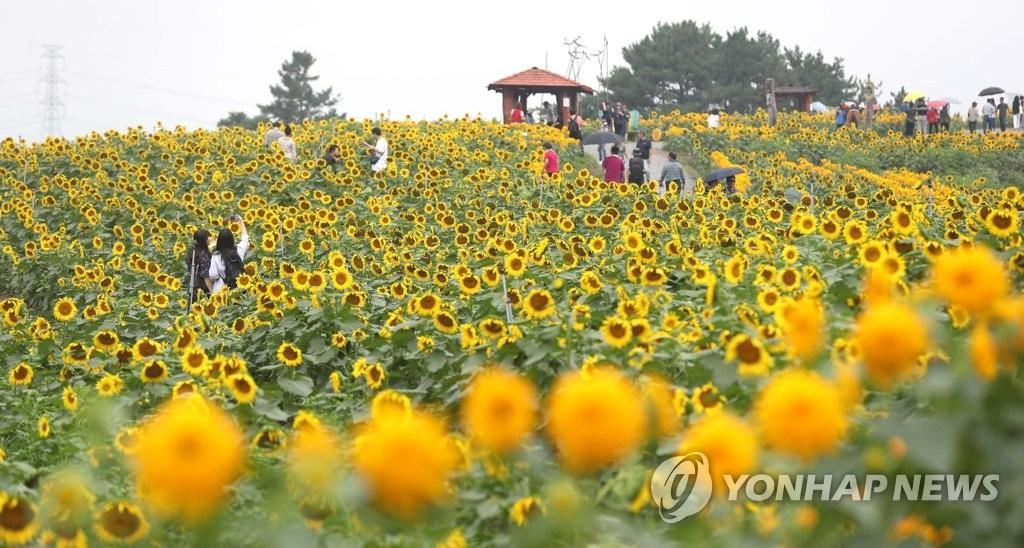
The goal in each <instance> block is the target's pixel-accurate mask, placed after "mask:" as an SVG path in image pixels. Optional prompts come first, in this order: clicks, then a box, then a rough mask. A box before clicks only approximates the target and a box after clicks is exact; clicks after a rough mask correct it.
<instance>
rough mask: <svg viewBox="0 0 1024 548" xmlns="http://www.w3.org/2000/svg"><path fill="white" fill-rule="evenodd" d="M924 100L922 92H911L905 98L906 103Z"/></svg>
mask: <svg viewBox="0 0 1024 548" xmlns="http://www.w3.org/2000/svg"><path fill="white" fill-rule="evenodd" d="M923 98H924V93H921V92H920V91H911V92H910V93H908V94H906V95H904V96H903V100H904V101H917V100H918V99H923Z"/></svg>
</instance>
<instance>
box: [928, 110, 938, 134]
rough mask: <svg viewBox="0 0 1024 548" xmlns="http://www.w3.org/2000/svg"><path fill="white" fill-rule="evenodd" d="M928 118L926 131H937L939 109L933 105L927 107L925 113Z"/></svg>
mask: <svg viewBox="0 0 1024 548" xmlns="http://www.w3.org/2000/svg"><path fill="white" fill-rule="evenodd" d="M925 116H926V117H927V119H928V133H938V132H939V109H937V108H935V107H928V114H926V115H925Z"/></svg>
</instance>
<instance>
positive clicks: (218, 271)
mask: <svg viewBox="0 0 1024 548" xmlns="http://www.w3.org/2000/svg"><path fill="white" fill-rule="evenodd" d="M228 220H229V221H237V222H238V224H239V226H240V230H241V238H239V241H238V245H235V235H234V234H232V233H231V229H230V228H222V229H221V230H220V233H219V234H217V246H216V249H217V252H216V253H214V254H213V256H212V257H211V258H210V280H212V282H213V287H212V288H211V293H212V294H216V293H218V292H219V291H221V290H222V289H224V287H230V288H232V289H233V288H235V287H236V286H237V281H238V276H240V275H241V274H242V271H243V269H244V265H243V263H242V261H243V260H244V259H245V254H246V253H248V252H249V231H248V230H246V228H245V221H243V220H242V217H241V216H240V215H232V216H231V217H228Z"/></svg>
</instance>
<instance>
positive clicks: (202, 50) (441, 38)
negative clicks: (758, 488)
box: [0, 0, 1024, 140]
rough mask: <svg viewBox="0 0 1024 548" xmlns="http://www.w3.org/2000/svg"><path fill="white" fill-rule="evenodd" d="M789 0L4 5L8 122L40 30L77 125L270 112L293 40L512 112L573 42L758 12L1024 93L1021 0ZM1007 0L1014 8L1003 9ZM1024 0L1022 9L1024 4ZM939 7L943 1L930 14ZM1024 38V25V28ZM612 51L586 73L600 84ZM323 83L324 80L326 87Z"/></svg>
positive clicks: (410, 109)
mask: <svg viewBox="0 0 1024 548" xmlns="http://www.w3.org/2000/svg"><path fill="white" fill-rule="evenodd" d="M924 6H925V7H927V10H926V11H923V10H922V9H920V8H921V6H919V7H915V8H914V9H913V10H911V12H908V11H907V10H906V9H904V8H901V7H900V4H899V3H898V2H892V1H878V0H853V1H849V0H846V1H841V2H839V1H831V0H826V1H819V2H814V3H809V2H803V1H792V0H776V1H774V2H772V1H760V0H759V1H756V2H753V1H751V2H748V1H733V0H718V1H716V2H681V1H671V2H658V1H653V0H650V1H646V2H621V1H618V2H604V1H599V0H587V1H557V0H555V1H552V0H519V1H516V2H507V3H506V2H502V3H498V2H488V1H471V2H455V1H445V0H435V1H432V2H424V1H405V0H392V1H385V0H376V1H361V2H354V3H353V2H341V1H322V2H314V1H299V0H292V1H288V0H278V1H273V2H269V1H248V2H245V1H235V0H230V1H228V0H221V1H216V0H203V1H200V0H151V1H132V0H103V1H101V0H77V1H71V0H69V1H56V0H30V1H27V2H9V1H5V2H3V5H2V9H0V23H2V28H3V29H4V30H3V32H0V135H14V136H19V135H20V136H23V137H25V138H26V139H30V140H36V139H38V138H39V137H40V136H41V135H42V131H43V127H44V125H43V116H42V113H43V110H42V107H41V106H40V100H41V98H42V96H43V92H44V91H45V86H44V85H43V84H41V83H39V80H40V78H41V77H42V76H43V74H44V72H45V67H46V65H45V63H43V61H42V52H43V48H42V45H43V44H57V45H60V46H63V50H62V53H63V57H64V61H63V64H62V65H61V67H62V70H61V77H62V78H63V79H64V80H65V81H66V82H67V85H66V86H65V87H63V88H62V93H61V98H62V100H63V102H64V106H65V109H64V115H63V117H62V118H61V130H62V134H63V135H65V136H73V135H77V134H81V133H84V132H88V131H91V130H100V131H102V130H106V129H111V128H116V129H123V128H125V127H129V126H133V125H143V126H146V127H152V126H153V125H154V124H155V123H156V122H157V121H162V122H163V123H164V124H165V125H174V124H183V125H185V126H187V127H212V126H213V125H214V124H216V122H217V120H218V119H220V118H221V117H223V116H224V115H226V114H227V112H228V111H231V110H244V111H246V112H248V113H249V114H253V113H255V112H257V108H256V105H257V104H258V103H266V102H269V100H270V93H269V91H268V85H269V84H270V83H272V82H276V81H277V80H278V78H277V74H276V71H277V69H278V68H279V67H280V65H281V62H282V61H284V60H285V59H286V58H288V57H290V55H291V52H292V51H293V50H303V49H304V50H307V51H309V52H310V53H312V54H313V55H314V56H316V58H317V62H316V64H315V65H314V72H315V73H319V74H320V75H321V79H320V81H321V82H322V86H326V85H331V86H333V87H334V89H335V91H336V92H338V93H339V94H340V95H341V102H340V103H339V105H338V106H339V111H341V112H347V113H348V114H349V115H350V116H355V117H359V118H362V117H368V116H374V115H375V113H390V116H391V117H392V118H399V117H403V116H405V115H406V114H408V115H411V116H413V117H414V118H416V119H421V118H428V119H432V118H437V117H440V116H442V115H444V114H449V115H452V116H457V115H461V114H463V113H469V114H471V115H476V114H477V113H480V114H482V115H483V116H485V117H488V118H489V117H497V116H499V115H500V96H499V95H498V94H497V93H495V92H492V91H488V90H487V89H486V86H487V84H488V83H490V82H493V81H495V80H498V79H500V78H502V77H504V76H507V75H509V74H512V73H515V72H518V71H520V70H523V69H526V68H529V67H531V66H539V67H541V68H544V66H545V64H546V65H547V67H548V68H549V69H550V70H553V71H555V72H559V73H565V71H566V69H567V65H568V55H567V47H566V46H565V45H564V44H563V43H564V41H565V40H566V39H572V38H575V37H577V36H578V37H580V41H581V42H582V43H583V44H584V45H586V46H588V47H589V48H590V49H591V50H598V49H601V47H603V40H604V38H605V37H607V40H608V49H609V52H610V56H609V57H610V59H609V61H610V64H611V65H612V66H615V65H620V64H622V55H621V50H622V48H623V47H624V46H626V45H629V44H630V43H633V42H636V41H638V40H640V39H641V38H643V37H644V36H645V35H646V34H648V33H649V32H650V31H651V29H652V28H653V26H654V25H655V24H657V23H658V22H659V21H662V22H674V21H681V20H684V19H693V20H696V21H698V22H708V23H710V24H711V26H712V27H713V28H714V29H715V30H716V31H717V32H719V33H720V34H723V35H724V34H725V32H727V31H729V30H731V29H734V28H738V27H742V26H746V27H748V28H749V29H751V30H752V31H756V30H765V31H768V32H769V33H771V34H772V35H774V36H775V37H776V38H778V39H779V40H780V41H781V42H782V44H783V45H785V46H794V45H799V46H800V47H801V48H802V49H804V50H805V51H806V50H810V51H816V50H821V51H822V52H823V53H824V54H825V56H826V58H828V59H831V58H832V57H837V56H838V57H842V58H844V59H845V66H846V69H847V73H848V74H852V75H858V76H863V75H866V74H868V73H870V74H871V76H872V78H873V79H874V80H875V81H876V82H879V81H881V83H882V89H881V90H880V92H881V93H880V94H879V98H880V99H888V97H889V95H888V94H889V92H890V91H892V90H893V89H898V88H899V86H900V85H906V87H907V89H908V90H921V91H923V92H926V93H927V94H928V95H929V96H931V97H956V98H959V99H961V100H962V101H963V102H964V103H965V104H964V107H963V108H966V105H967V104H969V103H970V101H971V100H973V99H975V96H974V95H975V94H976V93H977V92H978V91H979V90H980V89H981V88H983V87H986V86H989V85H997V86H1001V87H1003V88H1006V89H1007V90H1008V91H1009V90H1015V91H1017V90H1020V91H1024V73H1022V71H1021V70H1020V69H1019V67H1017V66H1016V64H1015V63H1012V62H1009V61H1010V60H1012V59H1017V58H1019V55H1018V54H1017V53H1016V52H1017V51H1019V49H1020V41H1019V37H1020V36H1021V33H1020V31H1019V29H1018V28H1017V26H1016V23H1015V21H1016V20H1017V19H1019V13H1013V12H1014V10H1013V9H1010V7H1011V5H1010V3H1005V4H1000V3H995V4H988V3H982V2H967V3H965V2H962V1H956V2H952V1H947V0H933V1H931V2H928V3H927V4H926V5H924ZM997 7H1001V9H1003V10H1004V12H1005V16H1006V17H1005V18H1000V17H999V16H997V15H995V8H997ZM1017 11H1019V10H1017ZM926 13H927V14H928V15H927V16H926ZM1014 38H1018V40H1016V41H1015V40H1014ZM597 74H598V64H597V61H596V60H592V61H590V62H589V63H587V64H585V65H584V69H583V71H582V73H581V75H580V80H581V81H582V82H583V83H585V84H589V85H591V86H594V87H597V78H596V76H597ZM318 89H319V88H318Z"/></svg>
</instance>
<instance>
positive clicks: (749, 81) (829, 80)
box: [601, 21, 857, 112]
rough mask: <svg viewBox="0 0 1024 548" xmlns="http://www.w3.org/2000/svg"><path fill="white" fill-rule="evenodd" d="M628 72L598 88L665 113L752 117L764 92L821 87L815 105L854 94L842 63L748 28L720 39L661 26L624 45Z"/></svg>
mask: <svg viewBox="0 0 1024 548" xmlns="http://www.w3.org/2000/svg"><path fill="white" fill-rule="evenodd" d="M622 57H623V59H624V60H625V61H626V63H627V65H628V66H625V67H615V68H614V69H613V70H612V71H611V73H610V74H609V75H608V77H607V78H605V79H603V80H602V81H601V83H602V84H603V85H604V86H605V87H606V88H607V90H608V91H609V92H610V94H611V96H612V98H613V99H614V100H616V101H622V102H625V103H627V104H628V105H630V106H635V107H640V108H641V109H642V108H645V107H646V108H655V109H658V110H668V109H671V108H680V109H683V110H703V109H706V108H707V107H708V106H709V105H710V104H712V103H715V104H719V105H721V106H722V107H724V108H726V109H727V110H731V111H740V112H747V111H752V110H754V109H756V108H758V107H761V106H763V105H764V98H763V90H762V85H763V84H764V81H765V79H767V78H774V79H775V81H776V83H777V84H778V85H801V86H809V87H813V88H816V89H817V90H818V99H819V100H821V101H825V102H831V103H836V102H838V101H841V100H843V99H850V98H852V96H853V94H855V93H857V87H856V82H855V80H854V79H852V78H848V77H847V76H846V73H845V69H844V68H843V60H842V59H840V58H836V59H833V60H832V61H831V62H828V61H826V60H825V56H824V55H823V54H822V53H821V52H820V51H819V52H816V53H813V54H811V53H804V52H803V51H802V50H801V49H800V48H799V47H794V48H793V49H784V48H782V47H781V45H780V43H779V41H778V40H777V39H775V38H774V37H773V36H772V35H771V34H768V33H766V32H763V31H760V32H758V33H757V34H751V33H750V31H748V30H747V29H746V28H745V27H744V28H740V29H737V30H734V31H731V32H729V33H726V36H725V38H723V37H721V36H720V35H718V34H717V33H715V32H714V31H713V30H711V27H710V26H709V25H707V24H703V25H698V24H697V23H696V22H694V21H683V22H680V23H669V24H666V23H659V24H658V25H657V26H656V27H654V29H653V30H652V31H651V33H650V34H648V35H647V36H645V37H643V38H642V39H641V40H640V41H638V42H636V43H633V44H630V45H629V46H626V47H625V48H623V50H622Z"/></svg>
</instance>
